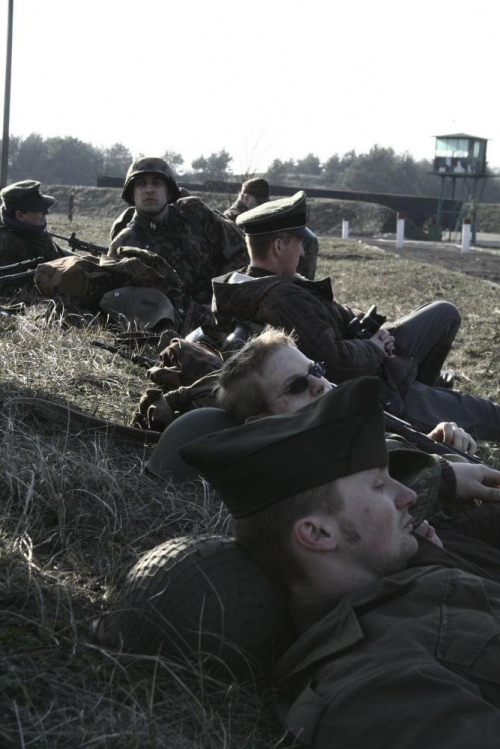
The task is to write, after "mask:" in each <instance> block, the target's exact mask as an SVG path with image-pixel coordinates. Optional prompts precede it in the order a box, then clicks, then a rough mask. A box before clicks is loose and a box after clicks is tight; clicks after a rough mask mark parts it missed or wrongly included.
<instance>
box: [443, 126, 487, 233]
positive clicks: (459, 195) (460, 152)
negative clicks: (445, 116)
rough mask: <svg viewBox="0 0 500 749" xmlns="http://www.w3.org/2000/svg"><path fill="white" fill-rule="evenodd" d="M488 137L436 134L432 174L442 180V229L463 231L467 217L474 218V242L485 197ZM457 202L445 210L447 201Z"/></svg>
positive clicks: (463, 134) (464, 134) (472, 219)
mask: <svg viewBox="0 0 500 749" xmlns="http://www.w3.org/2000/svg"><path fill="white" fill-rule="evenodd" d="M487 143H488V139H487V138H478V137H476V136H475V135H467V134H466V133H453V134H451V135H437V136H436V151H435V154H434V161H433V171H432V174H434V175H435V176H437V177H439V178H440V180H441V190H440V195H439V202H438V209H437V216H436V224H437V229H438V231H439V230H440V229H448V230H449V231H450V233H451V232H452V231H460V230H461V226H462V221H463V219H464V218H469V219H471V222H472V241H473V242H474V241H475V238H476V223H477V206H478V205H479V203H480V202H481V199H482V197H483V193H484V188H485V186H486V180H487V179H488V176H489V175H488V173H487V171H486V144H487ZM445 199H449V200H451V201H453V203H454V205H453V206H452V208H449V207H448V208H447V210H445V209H444V201H445Z"/></svg>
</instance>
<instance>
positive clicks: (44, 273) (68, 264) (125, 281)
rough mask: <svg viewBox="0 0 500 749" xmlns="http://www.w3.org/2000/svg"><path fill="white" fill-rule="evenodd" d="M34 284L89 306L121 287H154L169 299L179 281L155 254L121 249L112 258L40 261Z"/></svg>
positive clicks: (50, 292) (175, 291) (72, 258)
mask: <svg viewBox="0 0 500 749" xmlns="http://www.w3.org/2000/svg"><path fill="white" fill-rule="evenodd" d="M127 250H129V251H128V252H127ZM149 259H151V264H149V262H148V260H149ZM35 283H36V284H37V286H38V288H39V289H40V291H41V292H42V294H44V296H47V297H53V296H55V295H56V294H69V295H70V296H71V297H74V298H75V299H79V300H81V301H83V302H85V303H86V304H91V305H97V304H98V303H99V301H100V299H101V298H102V296H103V295H104V294H106V293H107V292H108V291H112V290H113V289H117V288H120V287H122V286H143V287H147V288H153V289H157V290H158V291H162V292H163V293H164V294H166V295H167V296H171V297H172V298H173V297H175V296H177V295H178V293H179V288H178V286H179V281H178V279H177V276H176V274H175V273H174V272H173V271H172V269H171V268H170V266H169V265H168V263H166V262H164V261H163V260H162V259H161V258H159V257H158V256H157V255H155V254H154V253H150V252H147V251H146V250H136V249H135V248H121V252H119V253H117V257H115V258H110V257H106V256H104V257H102V256H101V257H100V258H99V259H97V258H94V257H79V256H71V257H63V258H59V259H58V260H54V261H52V262H50V263H40V265H38V267H37V269H36V272H35Z"/></svg>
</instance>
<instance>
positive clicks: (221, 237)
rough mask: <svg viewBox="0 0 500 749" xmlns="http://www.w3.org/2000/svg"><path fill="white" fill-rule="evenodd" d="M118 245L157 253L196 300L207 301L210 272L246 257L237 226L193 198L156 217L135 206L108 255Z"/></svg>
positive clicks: (234, 265) (223, 269) (235, 265)
mask: <svg viewBox="0 0 500 749" xmlns="http://www.w3.org/2000/svg"><path fill="white" fill-rule="evenodd" d="M122 245H127V246H134V247H141V248H143V249H148V250H152V251H153V252H157V253H158V254H159V255H161V256H162V257H163V258H165V260H167V261H168V262H169V263H170V265H172V266H173V268H174V269H175V270H176V271H177V273H178V275H179V276H180V278H181V281H182V283H183V285H184V289H183V291H184V294H186V295H188V296H191V297H193V299H194V300H195V301H197V302H200V303H209V302H210V299H211V296H212V289H211V280H212V278H213V277H214V276H216V275H218V274H220V273H224V272H226V271H228V270H234V269H236V268H238V267H241V265H242V263H245V262H247V259H248V255H247V251H246V247H245V241H244V238H243V235H242V233H241V232H240V231H239V229H237V228H236V226H235V225H234V224H233V223H232V222H231V221H227V220H226V219H225V218H223V217H222V216H221V215H219V214H217V213H215V211H212V210H211V209H210V208H209V207H208V206H206V205H205V204H204V203H203V202H202V201H201V200H200V199H199V198H195V197H189V198H181V199H180V200H178V201H177V202H176V203H174V204H172V205H170V206H169V209H168V213H167V215H166V217H165V218H164V219H163V220H162V221H160V222H157V221H155V220H154V219H152V218H151V217H148V216H147V214H144V213H141V212H139V211H137V210H136V211H134V215H133V218H132V221H131V222H130V224H129V225H128V226H127V227H126V228H125V229H124V230H123V231H121V232H120V233H119V234H118V235H117V236H116V237H115V238H114V239H113V241H112V242H111V245H110V247H109V251H108V254H109V255H111V256H114V255H115V253H116V250H117V248H118V247H120V246H122Z"/></svg>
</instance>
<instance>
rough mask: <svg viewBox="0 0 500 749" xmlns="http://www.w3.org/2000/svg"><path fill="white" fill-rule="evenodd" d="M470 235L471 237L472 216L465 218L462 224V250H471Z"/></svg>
mask: <svg viewBox="0 0 500 749" xmlns="http://www.w3.org/2000/svg"><path fill="white" fill-rule="evenodd" d="M470 237H471V221H470V218H464V222H463V224H462V252H469V248H470Z"/></svg>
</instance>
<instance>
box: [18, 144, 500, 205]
mask: <svg viewBox="0 0 500 749" xmlns="http://www.w3.org/2000/svg"><path fill="white" fill-rule="evenodd" d="M139 155H140V154H132V153H131V151H130V150H129V149H128V148H127V147H126V146H124V145H123V144H122V143H115V144H114V145H112V146H110V147H109V148H98V147H96V146H94V145H92V144H91V143H85V142H84V141H81V140H79V139H78V138H72V137H70V136H65V137H52V138H43V137H42V136H41V135H39V134H37V133H31V134H30V135H28V136H27V137H25V138H21V137H19V136H16V135H12V136H11V137H10V143H9V172H8V181H9V182H17V181H18V180H22V179H37V180H39V181H40V182H42V183H44V184H53V185H54V184H59V185H89V186H94V185H96V184H97V178H98V177H99V176H103V175H105V176H107V177H124V176H125V173H126V171H127V169H128V167H129V165H130V163H131V162H132V160H133V159H134V157H137V156H139ZM147 155H159V156H162V157H163V158H164V159H165V160H166V161H167V162H168V163H169V165H170V166H171V167H172V168H173V169H174V171H175V172H176V173H177V174H178V175H179V177H180V178H181V180H182V181H183V182H190V181H191V182H198V183H199V182H205V181H208V180H218V181H220V180H230V181H232V182H234V181H237V180H239V179H244V178H247V177H250V176H253V175H254V174H255V173H258V174H259V176H263V177H266V178H267V179H268V180H269V182H271V183H272V184H275V185H277V184H283V185H286V184H290V185H297V186H301V187H305V188H307V187H310V188H311V187H317V188H329V189H336V190H360V191H364V192H381V193H397V194H405V195H428V196H438V195H439V192H440V186H441V180H440V179H438V178H437V177H436V176H434V175H433V174H432V173H431V172H432V163H431V161H430V160H427V159H421V160H420V161H417V160H416V159H414V158H413V156H412V155H411V154H409V153H402V154H401V153H399V154H398V153H396V152H395V151H394V149H392V148H386V147H382V146H378V145H374V146H373V147H372V148H371V149H370V150H369V151H368V152H367V153H356V151H348V152H347V153H344V154H338V153H333V154H332V156H330V158H328V159H327V160H326V161H324V162H321V161H320V159H319V158H318V157H317V156H315V155H314V154H313V153H309V154H307V155H306V156H304V157H303V158H298V159H295V160H294V159H289V160H288V161H281V160H280V159H274V160H273V161H272V162H271V163H270V164H269V165H268V167H267V169H265V170H258V171H257V172H255V171H250V170H249V171H248V172H247V173H246V174H243V175H242V174H235V173H234V172H233V169H232V162H233V157H232V156H231V154H229V153H228V152H227V151H225V150H224V149H223V150H222V151H219V152H218V153H212V154H210V155H208V156H203V155H200V156H199V157H198V158H196V159H194V160H193V161H192V162H191V164H186V163H185V161H184V158H183V156H182V154H180V153H178V152H176V151H173V150H166V151H165V152H164V153H162V154H147ZM488 173H489V174H490V177H489V178H488V179H487V180H486V185H485V189H484V193H483V195H482V202H484V203H500V179H499V178H498V177H500V174H499V173H495V172H494V171H492V170H489V172H488ZM495 177H497V178H496V179H495Z"/></svg>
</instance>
